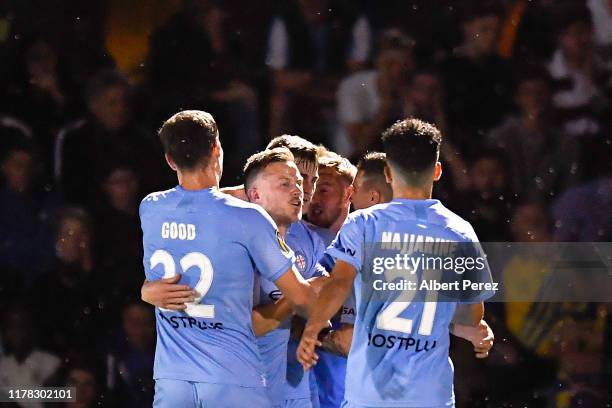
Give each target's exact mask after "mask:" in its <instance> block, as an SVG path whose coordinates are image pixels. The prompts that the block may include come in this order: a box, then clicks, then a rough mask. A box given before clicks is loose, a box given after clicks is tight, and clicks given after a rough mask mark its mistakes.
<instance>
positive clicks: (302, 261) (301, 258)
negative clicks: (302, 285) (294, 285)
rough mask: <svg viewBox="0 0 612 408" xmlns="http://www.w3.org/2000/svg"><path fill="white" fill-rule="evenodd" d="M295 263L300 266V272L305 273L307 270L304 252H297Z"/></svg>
mask: <svg viewBox="0 0 612 408" xmlns="http://www.w3.org/2000/svg"><path fill="white" fill-rule="evenodd" d="M295 265H296V266H297V267H298V270H299V271H300V273H304V271H305V270H306V258H305V257H304V255H303V254H301V253H299V252H297V253H296V255H295Z"/></svg>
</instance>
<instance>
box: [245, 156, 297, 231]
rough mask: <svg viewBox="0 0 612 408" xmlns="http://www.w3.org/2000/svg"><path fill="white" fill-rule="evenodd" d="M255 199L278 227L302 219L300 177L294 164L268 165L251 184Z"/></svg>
mask: <svg viewBox="0 0 612 408" xmlns="http://www.w3.org/2000/svg"><path fill="white" fill-rule="evenodd" d="M252 188H253V189H255V190H256V192H257V195H256V198H255V199H253V200H252V201H253V202H255V203H256V204H259V205H261V206H262V207H263V208H264V209H265V210H266V211H267V212H268V214H270V216H271V217H272V219H273V220H274V221H275V222H276V223H277V224H279V225H289V224H291V223H292V222H295V221H297V220H300V219H301V218H302V200H303V198H304V192H303V190H302V176H301V175H300V172H299V170H298V168H297V166H296V165H295V163H294V162H286V163H272V164H269V165H268V166H267V167H266V168H265V169H264V170H263V171H262V172H261V174H260V175H259V176H258V177H257V179H256V180H255V182H254V183H253V187H252Z"/></svg>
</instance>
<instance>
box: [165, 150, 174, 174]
mask: <svg viewBox="0 0 612 408" xmlns="http://www.w3.org/2000/svg"><path fill="white" fill-rule="evenodd" d="M164 157H165V158H166V163H168V166H170V168H171V169H172V170H174V171H176V170H177V168H176V164H174V162H173V161H172V159H171V158H170V156H168V153H166V154H164Z"/></svg>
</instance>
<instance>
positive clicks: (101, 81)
mask: <svg viewBox="0 0 612 408" xmlns="http://www.w3.org/2000/svg"><path fill="white" fill-rule="evenodd" d="M116 86H121V87H123V88H125V89H126V90H129V89H130V83H129V82H128V80H127V78H126V77H125V75H123V74H122V73H121V72H119V71H116V70H114V69H104V70H102V71H100V72H98V73H97V74H95V75H94V76H92V77H91V78H90V79H89V81H88V82H87V86H86V88H85V100H86V101H87V102H91V101H92V100H94V99H96V98H97V97H98V96H100V95H102V93H104V92H105V91H106V90H108V89H110V88H113V87H116Z"/></svg>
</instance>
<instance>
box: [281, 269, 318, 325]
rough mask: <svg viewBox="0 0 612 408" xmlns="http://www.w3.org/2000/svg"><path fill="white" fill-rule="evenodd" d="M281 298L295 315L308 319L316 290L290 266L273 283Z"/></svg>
mask: <svg viewBox="0 0 612 408" xmlns="http://www.w3.org/2000/svg"><path fill="white" fill-rule="evenodd" d="M274 283H275V284H276V286H278V288H279V289H280V291H281V292H282V293H283V297H284V298H285V299H287V302H288V303H289V305H290V306H291V309H293V310H294V311H295V312H296V313H297V314H299V315H300V316H302V317H308V316H309V315H310V311H311V308H312V304H313V303H314V300H315V299H316V289H315V287H314V286H312V285H311V283H310V282H309V281H307V280H305V279H304V278H303V277H302V275H300V274H299V273H298V272H297V270H296V269H295V268H294V267H293V266H291V267H290V268H289V269H287V272H285V273H284V274H283V275H281V277H280V278H278V279H277V280H275V281H274Z"/></svg>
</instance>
